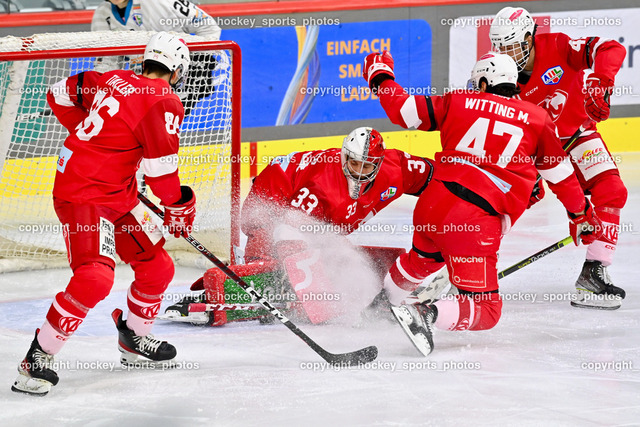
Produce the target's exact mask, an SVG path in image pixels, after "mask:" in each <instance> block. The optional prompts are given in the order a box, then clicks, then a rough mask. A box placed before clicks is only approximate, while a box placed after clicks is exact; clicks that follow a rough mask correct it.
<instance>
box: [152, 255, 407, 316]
mask: <svg viewBox="0 0 640 427" xmlns="http://www.w3.org/2000/svg"><path fill="white" fill-rule="evenodd" d="M362 249H363V250H364V251H365V253H366V254H367V256H368V257H369V259H370V261H371V265H373V266H374V267H375V271H376V273H377V276H378V286H379V287H380V289H382V280H383V278H384V275H385V274H386V272H387V270H388V269H389V267H390V266H391V265H392V264H393V262H394V261H395V259H396V258H397V257H398V256H399V255H400V254H402V253H404V252H405V250H404V249H402V248H384V247H374V246H364V247H362ZM280 253H281V259H282V262H281V261H279V260H276V259H265V260H262V261H258V262H250V263H247V264H236V265H231V266H229V268H230V269H231V270H233V272H234V273H236V274H237V275H238V276H240V277H242V278H243V279H244V280H245V281H246V282H247V283H252V284H253V286H254V287H255V288H256V289H257V290H259V291H260V292H261V294H262V295H263V296H264V297H265V298H266V299H267V300H268V301H269V302H271V303H272V304H276V305H278V306H280V307H282V308H281V309H282V310H284V311H287V316H289V317H294V318H296V319H297V320H304V321H309V322H311V323H313V324H318V323H323V322H326V321H329V320H331V319H333V318H335V317H337V316H339V315H340V314H341V313H340V310H339V309H338V308H337V307H336V304H335V301H332V300H331V298H330V297H329V296H331V295H335V294H336V293H337V292H338V290H336V289H333V286H332V284H331V283H330V282H329V281H328V279H327V278H326V275H325V273H324V267H323V266H322V265H321V264H320V263H319V262H317V261H314V259H316V258H317V257H315V254H314V251H313V250H309V249H306V248H305V247H304V246H295V245H294V246H291V245H289V246H288V250H287V251H284V252H283V251H281V252H280ZM191 290H192V291H204V292H201V293H199V294H193V295H189V296H187V297H185V298H183V299H182V300H181V301H180V302H178V303H177V304H174V305H171V306H169V307H168V308H167V309H166V310H165V313H164V315H162V316H159V317H158V318H159V319H163V320H170V321H177V322H188V323H192V324H195V325H207V326H222V325H224V324H226V323H227V322H230V321H240V320H256V319H258V320H260V322H261V323H270V320H271V316H269V313H268V312H267V310H265V309H262V308H256V309H253V308H252V309H245V308H247V307H249V306H250V303H252V300H251V297H250V296H249V295H248V294H247V293H245V292H244V291H243V290H242V289H241V288H240V287H239V286H238V285H237V284H235V283H234V282H233V281H232V280H229V279H228V278H227V276H226V275H225V274H224V273H223V272H222V271H220V270H219V269H218V268H211V269H209V270H207V271H206V272H205V274H204V275H203V277H201V278H200V279H198V280H197V281H196V282H194V283H193V285H191ZM203 303H206V304H209V305H214V304H215V305H216V306H218V307H220V305H222V304H224V306H222V307H220V309H213V310H211V311H204V312H203V311H201V310H202V307H203V305H202V304H203ZM190 305H191V308H192V309H190V308H189V307H190ZM196 307H197V308H196ZM194 309H197V310H198V311H195V310H194Z"/></svg>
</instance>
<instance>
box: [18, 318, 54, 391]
mask: <svg viewBox="0 0 640 427" xmlns="http://www.w3.org/2000/svg"><path fill="white" fill-rule="evenodd" d="M38 332H39V329H38V330H36V335H35V337H34V338H33V341H32V342H31V347H29V351H28V352H27V355H26V356H25V358H24V359H23V360H22V362H20V365H19V366H18V372H19V373H20V374H19V375H18V378H16V380H15V381H14V383H13V385H12V386H11V390H12V391H15V392H18V393H26V394H31V395H34V396H44V395H45V394H47V393H49V390H51V387H52V386H54V385H56V384H58V374H56V372H55V371H54V370H53V369H51V367H52V365H53V356H52V355H51V354H47V353H45V351H44V350H42V347H40V344H39V343H38Z"/></svg>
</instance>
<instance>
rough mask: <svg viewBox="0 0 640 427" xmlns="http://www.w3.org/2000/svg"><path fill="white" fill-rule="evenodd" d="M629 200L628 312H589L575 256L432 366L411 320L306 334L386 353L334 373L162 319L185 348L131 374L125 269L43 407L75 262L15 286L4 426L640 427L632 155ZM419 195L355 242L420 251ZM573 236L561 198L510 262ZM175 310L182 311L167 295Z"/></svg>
mask: <svg viewBox="0 0 640 427" xmlns="http://www.w3.org/2000/svg"><path fill="white" fill-rule="evenodd" d="M620 169H621V171H622V176H623V179H624V180H625V182H626V184H627V186H628V188H629V201H628V203H627V207H626V208H625V210H624V211H623V218H622V222H623V229H622V232H621V233H620V241H619V247H618V252H617V254H616V259H615V263H614V265H613V266H612V267H610V269H609V270H610V274H611V277H612V279H613V280H614V282H615V283H616V285H618V286H621V287H623V288H624V289H626V291H627V298H626V299H625V300H624V302H623V306H622V308H620V309H619V310H616V311H599V310H586V309H577V308H573V307H571V306H570V305H569V302H568V301H567V300H566V299H565V300H561V301H558V300H555V301H551V300H550V297H551V296H554V297H564V298H566V295H568V293H569V292H571V291H572V290H573V284H574V282H575V279H576V277H577V276H578V273H579V271H580V268H581V265H582V262H583V258H584V252H585V249H584V247H578V248H576V247H573V246H571V247H565V248H562V249H560V250H559V251H557V252H555V253H553V254H551V255H549V256H547V257H545V258H543V259H541V260H539V261H537V262H535V263H534V264H532V265H530V266H527V267H526V268H524V269H523V270H521V271H518V272H516V273H514V274H513V275H511V276H509V277H507V278H505V279H503V280H502V281H501V283H500V285H501V291H502V293H503V295H504V297H505V303H504V309H503V313H502V318H501V320H500V322H499V324H498V325H497V326H496V327H495V328H494V329H492V330H489V331H484V332H444V331H436V335H435V345H436V348H435V350H434V352H433V353H432V354H431V355H430V356H429V358H424V357H422V356H421V355H420V354H419V353H418V352H417V351H416V350H415V349H414V347H413V346H412V344H411V343H410V342H409V340H408V339H407V338H406V337H405V335H404V334H403V332H402V330H401V329H400V327H398V326H397V325H393V324H379V325H375V326H373V327H369V328H365V329H356V328H350V327H347V326H338V325H332V326H312V325H306V324H301V325H299V326H300V327H301V328H302V329H303V330H304V331H305V332H306V333H307V334H308V335H309V336H311V337H312V338H313V339H315V340H316V341H317V342H318V343H319V344H320V345H322V346H324V347H325V348H326V349H327V350H329V351H332V352H347V351H352V350H355V349H358V348H362V347H365V346H368V345H372V344H375V345H377V346H378V348H379V351H380V354H379V357H378V359H377V360H376V361H375V362H373V363H372V364H370V365H367V366H364V367H361V368H349V369H342V370H339V369H336V368H330V367H327V366H326V365H324V364H323V363H322V360H321V359H320V357H318V356H317V355H316V354H315V353H314V352H313V351H311V350H310V349H309V348H308V347H307V346H306V345H305V344H304V343H303V342H302V341H301V340H300V339H299V338H297V337H296V336H295V335H293V334H292V333H291V332H290V331H289V330H288V329H287V328H285V327H284V326H283V325H280V324H275V325H270V326H264V325H259V324H257V322H245V323H234V324H229V325H226V326H224V327H221V328H207V327H194V326H191V325H186V324H174V323H173V324H172V323H165V322H158V323H157V324H156V326H155V327H154V333H155V335H156V336H158V337H160V338H162V339H167V340H169V341H170V342H172V343H173V344H174V345H176V347H177V348H178V360H179V362H180V366H179V367H178V368H177V369H173V370H169V371H126V370H123V369H121V368H120V366H119V364H118V358H119V352H118V350H117V348H116V339H117V338H116V330H115V327H114V325H113V322H112V320H111V317H110V313H111V311H112V310H113V308H115V307H120V308H123V309H124V308H125V307H126V292H125V290H126V288H127V286H128V285H129V283H130V281H131V279H132V275H131V273H130V272H129V270H128V269H127V267H124V266H123V267H118V269H117V277H116V283H115V286H114V289H113V291H112V293H111V295H110V296H109V297H108V298H107V299H106V300H105V301H103V302H101V303H100V304H99V305H98V306H97V307H96V308H95V309H94V310H92V311H91V312H90V314H89V316H88V317H87V319H86V321H85V322H84V324H83V325H82V326H81V327H80V329H79V330H78V332H77V333H76V335H75V336H74V337H73V338H72V339H71V340H70V341H69V342H68V343H67V344H66V346H65V347H64V348H63V350H62V351H61V352H60V353H59V355H58V356H56V360H57V361H58V362H59V366H60V369H59V370H58V373H59V375H60V383H59V384H58V385H57V386H56V387H54V388H53V390H52V391H51V393H49V395H48V396H46V397H43V398H35V397H29V396H25V395H20V394H16V393H12V392H11V391H10V390H9V389H10V385H11V384H12V382H13V380H14V379H15V377H16V374H17V371H16V367H17V364H18V362H19V361H20V359H21V358H22V357H24V354H25V352H26V350H27V349H28V347H29V343H30V342H31V340H32V338H33V333H34V330H35V329H36V328H38V327H40V326H41V324H42V322H43V320H44V317H45V314H46V311H47V309H48V307H49V304H50V302H51V299H52V297H53V296H54V295H55V294H56V293H57V292H58V291H60V290H61V289H63V288H64V286H66V283H67V281H68V279H69V277H70V271H69V270H67V269H61V270H48V271H39V272H21V273H9V274H4V275H2V276H1V277H0V325H2V326H1V327H0V385H3V384H4V385H3V386H2V387H0V408H1V410H0V425H3V426H14V425H54V426H55V425H64V426H67V425H70V426H75V425H77V426H87V425H88V426H103V425H115V424H118V425H121V426H129V425H142V426H147V425H149V426H156V425H158V426H165V425H168V426H183V425H205V424H206V425H222V426H226V425H243V426H245V425H247V426H254V425H255V426H258V425H274V426H276V425H277V426H298V425H313V426H324V425H358V426H360V425H362V426H364V425H367V426H368V425H378V426H397V425H456V426H457V425H491V426H512V425H518V426H537V425H540V426H542V425H555V426H574V425H580V426H585V425H588V426H591V425H593V426H600V425H640V375H639V373H640V372H639V370H640V316H639V314H640V293H639V292H638V268H637V264H636V263H637V262H638V255H639V254H640V225H639V224H638V222H637V221H638V218H640V154H628V155H625V156H623V158H622V161H621V162H620ZM412 204H413V200H412V199H411V198H405V199H403V200H402V201H400V202H398V203H397V204H396V205H395V206H394V207H391V208H389V209H388V210H387V211H385V212H382V213H381V215H380V216H378V217H377V218H376V223H378V224H382V225H385V224H386V225H393V224H395V225H396V227H398V228H397V229H396V232H395V234H393V235H389V234H380V233H372V232H369V233H359V235H358V236H355V237H354V240H355V241H358V242H362V243H370V244H380V245H386V246H393V245H403V246H407V245H409V244H410V235H409V234H408V233H402V230H400V228H401V227H402V226H403V225H408V224H411V208H412ZM567 235H568V232H567V221H566V217H565V214H564V211H563V209H562V207H561V205H560V204H559V202H558V201H557V200H556V199H555V197H554V196H553V195H550V194H549V192H548V194H547V197H546V198H545V199H544V200H543V201H542V202H541V203H539V204H538V205H537V206H535V207H534V208H533V209H532V210H531V211H529V212H527V213H526V214H525V216H524V217H523V218H522V219H521V220H520V221H519V222H518V224H516V226H515V227H514V228H513V230H512V231H511V232H510V233H509V234H508V235H507V236H506V237H505V238H504V240H503V244H502V249H501V252H500V260H499V267H500V268H501V269H502V268H506V267H508V266H510V265H512V264H514V263H516V262H517V261H519V260H521V259H523V258H525V257H527V256H528V255H531V254H532V253H534V252H536V251H538V250H539V249H542V248H544V247H546V246H548V245H550V244H552V243H554V242H556V241H559V240H561V239H562V238H564V237H565V236H567ZM201 274H202V271H200V270H196V269H188V268H178V271H177V275H176V278H175V280H174V282H173V283H172V284H171V286H170V288H169V292H170V293H171V294H179V293H184V292H185V291H186V290H187V289H188V285H189V284H190V283H191V281H192V280H194V279H195V278H197V277H198V276H199V275H201ZM164 305H165V306H166V305H168V301H165V303H164Z"/></svg>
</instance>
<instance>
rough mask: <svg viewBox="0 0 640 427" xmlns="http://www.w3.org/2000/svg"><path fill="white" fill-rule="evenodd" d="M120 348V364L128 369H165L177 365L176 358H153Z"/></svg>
mask: <svg viewBox="0 0 640 427" xmlns="http://www.w3.org/2000/svg"><path fill="white" fill-rule="evenodd" d="M118 350H120V353H121V354H120V364H121V365H122V367H123V368H126V369H150V370H156V371H160V370H165V369H173V368H175V367H176V366H177V363H176V361H175V358H174V359H169V360H151V359H147V358H146V357H144V356H141V355H139V354H135V353H131V352H129V351H127V350H124V349H123V348H122V347H120V346H118Z"/></svg>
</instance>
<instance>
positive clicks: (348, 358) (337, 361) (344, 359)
mask: <svg viewBox="0 0 640 427" xmlns="http://www.w3.org/2000/svg"><path fill="white" fill-rule="evenodd" d="M320 356H322V358H323V359H324V360H326V361H327V362H329V363H331V364H332V365H339V366H355V365H363V364H365V363H369V362H373V361H374V360H376V357H378V347H376V346H375V345H371V346H369V347H366V348H363V349H360V350H357V351H352V352H351V353H342V354H333V353H329V352H325V353H324V354H323V353H320Z"/></svg>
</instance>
